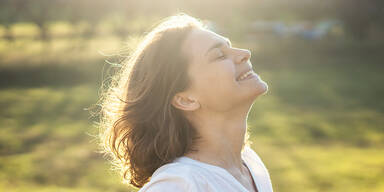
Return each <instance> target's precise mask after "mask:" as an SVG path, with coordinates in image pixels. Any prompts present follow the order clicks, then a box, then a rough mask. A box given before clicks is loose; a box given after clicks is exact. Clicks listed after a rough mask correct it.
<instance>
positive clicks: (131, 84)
mask: <svg viewBox="0 0 384 192" xmlns="http://www.w3.org/2000/svg"><path fill="white" fill-rule="evenodd" d="M203 27H204V25H203V23H202V22H200V21H199V20H197V19H195V18H193V17H190V16H188V15H186V14H177V15H175V16H171V17H168V18H166V19H165V20H163V21H162V22H161V23H160V24H158V25H157V26H156V27H155V28H154V29H153V30H151V32H149V33H148V34H147V35H146V36H145V37H144V39H143V40H142V41H141V43H140V44H139V45H138V47H137V48H136V50H135V51H134V52H133V53H132V54H131V56H130V57H129V58H127V60H126V61H125V62H123V63H122V67H121V69H120V70H119V72H118V73H117V74H116V75H115V76H113V77H112V83H111V84H110V85H109V86H108V89H106V91H105V92H104V94H103V96H102V98H101V100H100V106H101V120H100V134H99V137H100V141H101V143H100V144H101V147H102V150H103V152H104V153H106V154H109V156H110V157H112V159H110V160H111V161H112V164H113V165H114V166H115V168H117V169H118V170H120V173H121V175H122V179H123V181H124V183H130V184H132V185H133V186H135V187H139V188H141V187H142V186H143V185H144V184H145V183H147V182H148V181H149V180H150V177H151V176H152V174H153V173H154V171H155V170H156V169H157V168H159V167H161V166H162V165H164V164H166V163H169V162H172V161H173V160H174V159H175V158H177V157H180V156H183V155H184V154H185V153H186V152H188V151H191V150H194V149H193V147H192V146H193V144H194V143H195V142H196V140H197V139H198V138H199V136H198V134H197V131H196V130H195V129H194V127H193V126H192V124H191V123H190V122H189V121H188V120H187V119H186V118H185V117H184V116H183V113H182V111H180V110H179V109H177V108H175V107H173V105H172V104H171V100H172V98H173V96H174V95H175V94H176V93H178V92H181V91H183V90H185V89H186V88H188V86H189V85H190V80H189V77H188V75H187V70H188V63H189V62H188V57H187V55H186V53H183V52H182V51H181V47H182V45H183V42H184V40H185V39H186V37H187V35H188V34H189V32H190V31H191V30H192V29H194V28H203Z"/></svg>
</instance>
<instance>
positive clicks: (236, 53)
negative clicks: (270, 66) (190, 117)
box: [183, 29, 268, 111]
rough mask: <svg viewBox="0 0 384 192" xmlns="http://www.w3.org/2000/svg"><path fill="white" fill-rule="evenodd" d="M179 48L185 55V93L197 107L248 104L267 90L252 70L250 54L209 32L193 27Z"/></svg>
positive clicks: (219, 108)
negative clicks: (192, 99) (187, 86)
mask: <svg viewBox="0 0 384 192" xmlns="http://www.w3.org/2000/svg"><path fill="white" fill-rule="evenodd" d="M183 51H184V52H185V53H187V55H188V57H189V61H190V64H189V69H188V74H189V77H190V79H191V86H190V87H189V90H188V91H189V92H190V93H191V94H192V95H193V96H194V97H195V98H196V99H197V101H198V102H199V104H200V107H205V108H206V109H210V110H214V111H229V110H231V109H233V108H236V107H241V106H242V107H244V105H248V106H249V105H250V104H252V103H253V100H254V99H255V98H256V97H257V96H259V95H262V94H264V93H266V92H267V91H268V85H267V84H266V83H265V82H264V81H263V80H261V78H260V77H259V76H258V75H257V74H256V73H254V72H253V71H252V64H251V62H250V57H251V53H250V51H249V50H246V49H239V48H234V47H232V46H231V43H230V42H229V40H228V39H227V38H225V37H223V36H220V35H218V34H216V33H214V32H212V31H209V30H205V29H194V30H192V31H191V33H190V34H189V35H188V37H187V38H186V40H185V42H184V45H183Z"/></svg>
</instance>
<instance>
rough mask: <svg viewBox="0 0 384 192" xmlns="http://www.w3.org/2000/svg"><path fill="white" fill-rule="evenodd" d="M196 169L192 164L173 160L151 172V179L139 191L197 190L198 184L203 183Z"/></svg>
mask: <svg viewBox="0 0 384 192" xmlns="http://www.w3.org/2000/svg"><path fill="white" fill-rule="evenodd" d="M203 181H204V180H203V179H202V178H201V177H199V173H198V170H196V169H195V167H193V166H189V165H186V164H182V163H178V162H173V163H169V164H166V165H163V166H161V167H160V168H158V169H157V170H156V171H155V173H153V175H152V177H151V180H150V181H149V182H148V183H146V184H145V185H144V186H143V187H142V188H141V189H140V190H139V192H154V191H158V192H162V191H175V192H177V191H193V192H194V191H199V190H198V187H199V185H201V184H203Z"/></svg>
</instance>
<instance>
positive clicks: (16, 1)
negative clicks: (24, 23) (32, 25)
mask: <svg viewBox="0 0 384 192" xmlns="http://www.w3.org/2000/svg"><path fill="white" fill-rule="evenodd" d="M24 5H25V4H24V3H23V2H22V0H1V1H0V24H1V25H3V26H4V28H5V36H4V37H5V38H6V39H7V40H13V39H14V37H13V34H12V33H11V25H12V24H13V23H16V22H18V21H20V20H21V18H20V15H19V13H21V12H22V10H23V8H24Z"/></svg>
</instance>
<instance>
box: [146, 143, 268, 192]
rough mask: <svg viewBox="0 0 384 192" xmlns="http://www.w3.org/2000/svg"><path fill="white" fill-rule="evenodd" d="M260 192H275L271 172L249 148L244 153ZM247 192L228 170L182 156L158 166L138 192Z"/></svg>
mask: <svg viewBox="0 0 384 192" xmlns="http://www.w3.org/2000/svg"><path fill="white" fill-rule="evenodd" d="M241 157H242V159H243V162H244V163H245V164H246V166H247V167H248V168H249V170H250V172H251V175H252V178H253V180H254V182H255V184H256V187H257V190H258V191H259V192H273V190H272V183H271V180H270V177H269V173H268V170H267V169H266V167H265V166H264V163H263V162H262V161H261V159H260V157H259V156H258V155H257V154H256V152H255V151H253V150H252V149H251V148H250V147H247V146H245V147H244V149H243V151H242V152H241ZM155 191H156V192H163V191H164V192H165V191H174V192H178V191H191V192H192V191H193V192H197V191H199V192H248V190H247V189H246V188H245V187H244V186H243V185H242V184H241V183H240V182H239V181H237V180H236V179H235V177H233V176H232V175H231V174H230V173H229V172H228V171H227V170H225V169H224V168H221V167H219V166H215V165H211V164H208V163H204V162H201V161H198V160H194V159H192V158H189V157H186V156H182V157H179V158H176V159H175V160H174V161H173V162H172V163H168V164H165V165H163V166H161V167H159V168H158V169H157V170H156V171H155V172H154V173H153V174H152V177H151V180H150V181H149V182H148V183H146V184H145V185H144V186H143V187H142V188H141V189H140V190H139V192H155Z"/></svg>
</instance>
